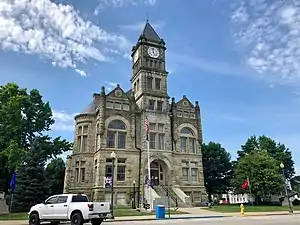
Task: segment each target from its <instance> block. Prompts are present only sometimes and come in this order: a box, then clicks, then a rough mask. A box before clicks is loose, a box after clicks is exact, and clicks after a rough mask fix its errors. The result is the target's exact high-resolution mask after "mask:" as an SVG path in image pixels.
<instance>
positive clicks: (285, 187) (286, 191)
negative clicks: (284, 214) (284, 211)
mask: <svg viewBox="0 0 300 225" xmlns="http://www.w3.org/2000/svg"><path fill="white" fill-rule="evenodd" d="M280 168H281V169H282V175H283V179H284V189H285V194H286V196H287V199H288V203H289V208H290V211H289V212H290V213H293V209H292V205H291V201H290V197H289V193H288V189H287V185H286V178H285V173H284V164H283V163H280Z"/></svg>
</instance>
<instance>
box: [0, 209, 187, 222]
mask: <svg viewBox="0 0 300 225" xmlns="http://www.w3.org/2000/svg"><path fill="white" fill-rule="evenodd" d="M114 214H115V217H123V216H145V215H146V216H147V215H155V212H138V211H136V210H134V209H115V211H114ZM166 214H168V211H167V210H166ZM171 214H187V213H186V212H182V211H174V210H171ZM9 219H10V220H27V219H28V214H27V213H12V214H11V215H10V216H9V215H8V214H5V215H0V220H9Z"/></svg>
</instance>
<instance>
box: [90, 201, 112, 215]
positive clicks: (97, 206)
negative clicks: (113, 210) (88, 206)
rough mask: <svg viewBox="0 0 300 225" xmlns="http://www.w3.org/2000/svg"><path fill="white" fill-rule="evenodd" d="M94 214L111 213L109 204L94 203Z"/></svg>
mask: <svg viewBox="0 0 300 225" xmlns="http://www.w3.org/2000/svg"><path fill="white" fill-rule="evenodd" d="M93 211H94V213H110V203H109V202H94V210H93Z"/></svg>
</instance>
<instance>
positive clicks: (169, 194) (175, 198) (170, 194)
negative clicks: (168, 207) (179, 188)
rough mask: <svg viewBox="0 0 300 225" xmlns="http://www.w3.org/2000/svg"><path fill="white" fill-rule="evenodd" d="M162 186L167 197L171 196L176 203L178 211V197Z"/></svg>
mask: <svg viewBox="0 0 300 225" xmlns="http://www.w3.org/2000/svg"><path fill="white" fill-rule="evenodd" d="M160 186H161V187H162V189H163V190H164V191H165V192H166V195H167V196H170V198H171V199H172V200H173V201H174V202H175V210H177V209H178V200H177V197H175V196H174V195H173V194H172V193H171V192H170V191H169V190H168V188H167V187H166V186H165V185H164V184H162V183H160Z"/></svg>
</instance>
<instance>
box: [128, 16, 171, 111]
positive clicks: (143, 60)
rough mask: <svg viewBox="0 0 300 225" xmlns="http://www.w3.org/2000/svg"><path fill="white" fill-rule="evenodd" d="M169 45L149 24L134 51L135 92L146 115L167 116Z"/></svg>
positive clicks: (137, 100)
mask: <svg viewBox="0 0 300 225" xmlns="http://www.w3.org/2000/svg"><path fill="white" fill-rule="evenodd" d="M165 51H166V47H165V42H164V40H163V39H161V38H160V37H159V36H158V34H157V33H156V32H155V30H154V29H153V27H152V26H151V24H150V23H149V22H148V21H147V23H146V25H145V27H144V29H143V31H142V34H141V35H140V37H139V39H138V42H137V44H136V45H135V46H134V47H133V48H132V54H131V57H132V63H133V65H132V78H131V83H132V90H133V91H134V93H135V100H136V102H137V104H138V106H139V107H140V108H141V109H143V110H146V111H153V112H167V105H168V99H169V97H168V93H167V75H168V72H167V71H166V64H165Z"/></svg>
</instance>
